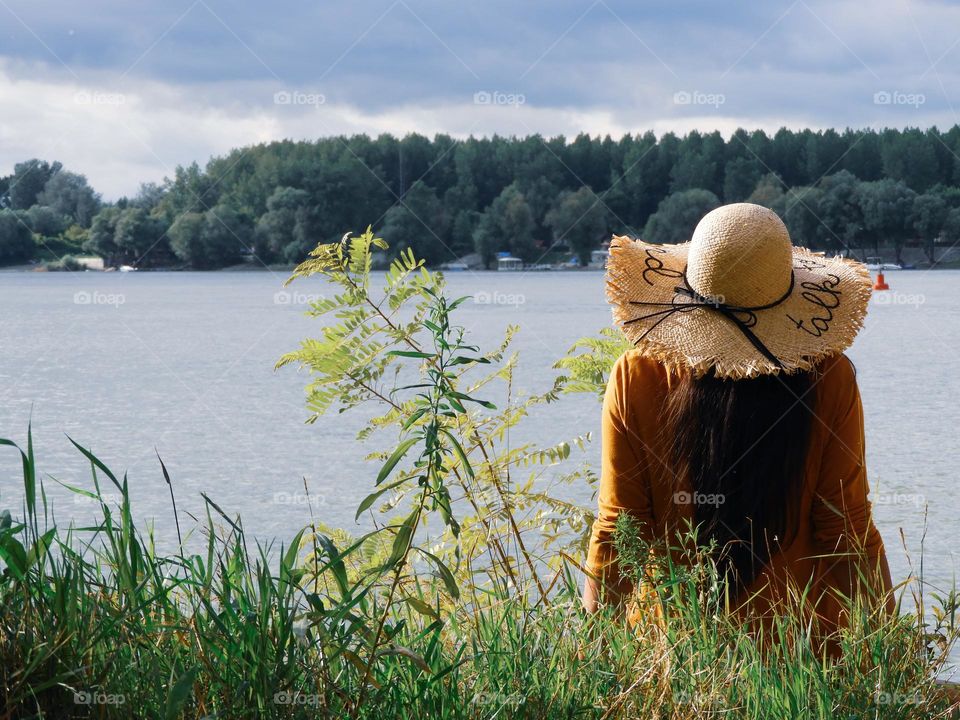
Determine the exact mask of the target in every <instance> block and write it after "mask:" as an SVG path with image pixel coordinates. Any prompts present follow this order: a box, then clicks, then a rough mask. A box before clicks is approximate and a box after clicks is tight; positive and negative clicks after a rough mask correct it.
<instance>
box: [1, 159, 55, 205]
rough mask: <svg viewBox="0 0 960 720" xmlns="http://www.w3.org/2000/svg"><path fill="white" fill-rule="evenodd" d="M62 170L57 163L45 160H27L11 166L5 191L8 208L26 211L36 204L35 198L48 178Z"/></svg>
mask: <svg viewBox="0 0 960 720" xmlns="http://www.w3.org/2000/svg"><path fill="white" fill-rule="evenodd" d="M61 169H63V165H61V164H60V163H58V162H54V163H48V162H47V161H45V160H37V159H33V160H27V161H25V162H20V163H17V164H16V165H14V166H13V177H11V178H10V184H9V187H8V189H7V198H8V201H9V203H10V207H11V208H12V209H14V210H27V209H28V208H31V207H33V206H34V205H36V204H37V196H38V195H40V193H42V192H43V188H44V187H45V186H46V184H47V182H49V180H50V178H52V177H53V176H54V175H56V174H57V173H58V172H60V170H61Z"/></svg>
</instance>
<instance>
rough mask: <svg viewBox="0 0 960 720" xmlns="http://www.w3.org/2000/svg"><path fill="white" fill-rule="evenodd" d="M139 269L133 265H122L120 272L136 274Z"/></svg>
mask: <svg viewBox="0 0 960 720" xmlns="http://www.w3.org/2000/svg"><path fill="white" fill-rule="evenodd" d="M136 271H137V269H136V268H135V267H134V266H133V265H121V266H120V272H136Z"/></svg>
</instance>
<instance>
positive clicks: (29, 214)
mask: <svg viewBox="0 0 960 720" xmlns="http://www.w3.org/2000/svg"><path fill="white" fill-rule="evenodd" d="M23 218H24V221H25V222H26V223H27V225H29V226H30V229H31V230H32V231H33V232H35V233H36V234H37V235H43V236H44V237H56V236H58V235H60V234H61V233H62V232H63V231H64V230H66V229H67V226H69V225H70V220H69V218H67V217H66V216H64V215H61V214H60V213H58V212H57V211H56V210H54V209H53V208H51V207H47V206H46V205H34V206H33V207H32V208H30V209H29V210H27V211H26V212H25V213H24V214H23Z"/></svg>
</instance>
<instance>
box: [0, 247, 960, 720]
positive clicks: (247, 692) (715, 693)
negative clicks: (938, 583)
mask: <svg viewBox="0 0 960 720" xmlns="http://www.w3.org/2000/svg"><path fill="white" fill-rule="evenodd" d="M374 241H375V239H374V238H372V236H371V235H369V233H368V234H367V235H365V236H362V237H361V238H353V239H345V241H344V243H341V244H339V245H334V246H321V248H318V250H317V252H316V253H315V260H314V261H313V262H315V263H316V264H315V265H314V266H312V269H313V270H315V271H318V272H323V273H324V274H327V275H328V276H333V278H334V280H335V281H339V282H341V284H342V285H343V287H344V291H343V294H342V295H339V296H337V298H335V299H332V300H330V301H323V302H322V303H318V307H316V308H315V312H316V313H317V314H322V312H327V311H332V312H334V313H336V314H337V321H336V323H335V324H334V325H333V326H327V327H326V328H325V329H324V334H323V336H322V338H320V339H319V340H312V341H307V342H305V344H304V347H303V348H301V350H300V351H299V352H298V353H294V354H291V355H290V356H288V357H287V358H286V359H287V361H290V362H299V363H301V364H303V365H304V366H305V367H307V368H308V369H309V370H310V371H311V372H312V373H313V374H314V378H315V379H314V383H313V384H312V385H311V389H310V398H309V403H310V406H311V408H312V409H313V410H314V411H315V412H317V413H321V412H323V411H324V410H325V409H326V408H328V407H333V406H337V405H339V406H340V407H341V408H343V407H352V406H354V405H359V404H362V403H366V402H375V403H378V404H379V405H380V406H381V407H383V408H384V410H385V414H384V415H383V416H381V417H379V418H377V419H376V420H375V421H374V422H373V423H372V425H371V427H370V428H368V430H367V431H365V436H370V435H372V434H374V433H375V432H380V433H381V434H382V433H387V434H388V435H389V436H390V437H391V446H390V447H389V448H388V449H386V450H385V451H384V452H382V453H375V454H374V456H373V457H374V458H375V459H378V460H379V463H380V469H379V472H377V473H376V475H375V476H374V478H373V480H372V484H373V485H374V487H373V488H372V489H373V493H372V494H371V496H369V497H368V498H367V499H365V500H364V501H363V503H362V504H361V506H360V508H358V516H359V515H360V514H363V513H366V514H368V515H369V518H370V520H371V523H372V527H373V529H372V530H371V531H370V532H369V533H367V534H366V535H364V536H362V537H359V538H353V537H350V536H349V535H347V534H346V533H344V532H343V531H339V530H334V529H329V528H326V527H324V526H322V525H320V524H317V525H316V526H311V527H308V528H304V529H303V530H301V531H300V532H299V533H297V534H296V535H294V536H293V537H291V538H289V539H288V541H287V543H286V544H285V545H283V546H281V547H279V548H273V547H269V546H265V545H263V544H262V543H258V542H256V541H255V540H253V539H252V538H249V537H247V535H246V534H245V532H244V529H243V524H242V520H241V519H240V518H239V517H234V516H231V515H230V514H228V513H227V512H225V511H224V510H223V509H222V508H221V507H220V506H219V505H218V504H217V502H216V499H211V498H208V497H206V496H204V498H205V500H206V509H207V512H206V517H205V518H204V519H203V521H202V522H201V523H200V524H199V526H198V527H195V528H193V529H192V530H193V532H196V533H199V535H200V536H201V537H202V538H203V540H204V542H203V549H202V551H197V550H196V545H195V544H189V543H187V544H186V545H185V544H184V543H183V542H182V541H180V540H181V539H180V526H179V520H176V522H174V523H171V524H170V532H171V533H173V532H176V535H177V540H178V545H179V547H180V550H179V552H176V553H170V554H165V555H161V554H158V553H157V552H156V550H155V545H156V543H155V538H154V537H153V535H152V533H151V532H145V531H143V530H142V529H140V528H139V527H138V526H137V525H136V524H135V523H134V522H133V517H134V513H133V511H132V508H131V506H130V500H129V488H128V481H127V478H126V477H125V476H123V477H121V476H118V475H116V474H115V473H113V472H112V471H111V470H110V469H109V468H108V467H107V466H106V465H105V464H104V463H102V462H101V461H100V460H99V459H98V458H97V456H96V455H95V454H94V453H93V452H92V451H91V450H89V449H87V448H85V447H82V446H81V445H79V444H76V448H77V451H78V452H79V453H81V454H82V455H83V456H84V457H85V458H86V459H87V461H88V462H89V464H90V471H91V475H90V480H89V483H88V484H86V485H85V486H84V487H70V486H66V487H67V488H68V489H69V490H70V491H71V492H74V493H79V494H82V495H84V496H85V497H87V498H88V499H89V500H90V501H91V502H92V505H93V507H94V508H95V509H96V513H95V515H96V517H95V520H94V521H92V522H91V524H89V525H87V526H84V527H66V528H64V527H57V526H55V525H53V524H52V521H51V516H52V513H51V508H50V507H49V506H48V500H47V493H46V489H45V480H44V477H52V476H49V475H47V476H44V474H43V473H41V472H40V470H39V468H38V465H37V459H36V457H35V454H34V448H33V439H32V433H31V432H30V430H29V429H28V431H27V436H26V442H25V447H24V448H21V446H20V445H18V444H16V443H14V442H13V441H10V440H0V445H3V446H7V447H6V450H7V451H10V452H19V454H20V459H21V465H22V483H23V496H24V503H23V507H22V510H21V511H18V513H17V517H16V518H15V517H14V516H13V514H12V513H11V512H10V511H5V512H3V514H2V515H0V718H17V719H20V718H343V717H353V718H377V720H383V719H384V718H427V717H429V718H451V719H453V718H504V717H509V718H638V717H651V718H695V717H709V716H714V717H724V718H778V719H779V718H785V717H815V718H833V717H863V718H868V717H869V718H875V717H891V718H914V717H918V718H919V717H949V716H950V713H951V712H953V711H954V710H956V708H957V704H956V703H954V704H953V705H951V700H950V699H949V698H948V697H947V695H946V694H945V693H944V692H943V690H942V688H941V687H940V686H938V685H937V684H936V683H935V680H934V678H935V676H936V674H937V673H938V671H939V670H941V669H942V667H943V663H944V662H945V658H946V656H947V653H948V652H949V650H950V648H951V647H952V645H953V644H954V642H955V640H956V637H957V629H956V616H957V602H956V594H955V593H954V594H947V595H945V596H942V597H939V598H938V599H935V607H934V608H933V609H932V611H931V612H932V615H927V614H924V611H923V610H921V612H920V614H915V615H904V616H902V617H900V618H897V619H890V618H884V617H883V616H880V615H876V614H875V613H874V612H873V611H872V610H871V609H870V607H869V606H867V605H865V604H864V603H862V602H861V601H860V600H859V599H858V598H851V599H850V602H849V604H848V606H847V608H846V612H847V614H848V616H849V617H850V618H851V622H850V623H849V627H848V629H846V630H845V631H844V632H843V633H842V635H840V636H839V637H837V638H836V640H837V642H839V643H840V644H841V647H842V653H841V655H840V659H839V660H837V661H832V660H829V659H827V657H825V655H824V654H823V652H822V650H820V648H819V644H818V642H817V641H816V638H815V637H814V634H813V633H812V629H811V628H810V627H809V626H808V625H807V624H805V622H804V621H803V620H802V619H801V618H802V615H801V614H800V613H789V612H788V613H784V615H783V616H782V617H778V618H776V619H775V620H774V622H773V623H772V624H771V625H770V626H769V628H766V629H765V630H764V633H763V634H761V633H758V632H757V630H756V629H754V628H751V627H748V626H745V625H743V624H742V623H741V622H740V621H739V620H737V619H736V618H734V617H733V616H731V615H729V614H727V613H726V612H725V611H724V609H723V607H722V604H721V603H720V600H719V598H720V597H721V596H722V593H721V592H720V587H719V585H718V582H717V576H716V570H715V568H714V567H713V566H712V564H711V562H710V560H709V557H708V556H702V555H698V556H694V557H692V558H690V559H689V562H686V563H682V564H674V563H672V562H669V561H664V562H663V563H662V564H660V565H656V566H655V567H654V566H651V564H650V562H653V561H648V560H641V559H642V558H649V557H650V556H649V553H648V549H647V548H644V547H641V546H640V545H639V543H638V541H636V540H635V538H636V537H637V533H636V532H634V531H631V529H630V528H629V527H628V526H626V525H624V526H622V527H621V528H620V531H619V532H618V536H617V538H618V539H617V542H618V544H619V545H620V552H621V556H622V557H623V558H624V559H625V563H624V564H625V567H627V568H628V569H630V568H634V569H635V571H636V573H637V579H638V580H639V579H640V577H641V575H642V576H643V577H645V578H650V577H655V578H656V580H655V582H654V583H653V585H652V592H648V593H646V594H645V595H644V596H643V597H639V596H638V597H637V598H635V601H636V602H637V603H639V605H640V612H641V614H642V615H643V616H644V620H643V621H641V622H633V621H631V620H630V619H628V618H626V617H624V616H623V615H622V614H619V613H618V612H617V611H615V610H614V609H604V610H602V611H601V612H598V613H596V614H593V615H587V614H585V613H584V612H583V611H582V610H581V608H580V601H579V587H578V586H579V583H580V579H581V577H582V573H581V570H580V563H582V560H583V549H584V544H583V543H584V537H585V534H586V532H588V530H589V519H590V517H591V516H590V510H589V508H576V507H573V506H569V504H565V503H564V502H563V501H562V500H560V499H558V498H556V497H553V496H552V495H551V494H550V493H549V492H548V491H547V490H545V489H544V487H543V483H542V482H538V480H541V479H542V478H540V476H539V475H537V473H538V472H541V471H540V470H538V468H541V469H542V468H543V467H544V466H546V467H549V468H551V469H552V468H553V466H554V465H555V464H556V463H559V462H561V461H564V460H567V459H568V458H570V457H571V455H572V450H571V447H570V445H569V444H567V443H562V444H560V445H558V446H556V447H553V448H546V449H538V448H532V447H527V446H524V447H520V448H516V447H511V446H509V444H505V443H504V441H503V438H504V436H505V433H506V430H507V429H509V428H510V427H513V426H514V425H515V424H516V423H517V422H519V421H520V420H522V419H523V417H524V416H525V415H526V411H527V409H528V408H529V407H531V406H532V405H534V404H537V403H541V402H553V401H556V400H557V399H558V397H559V393H560V391H561V390H562V389H563V383H561V382H558V384H557V385H555V387H554V390H553V391H551V392H550V393H547V394H545V395H543V396H536V397H533V398H527V399H525V400H523V401H522V402H521V401H519V400H516V399H514V398H511V397H508V399H507V402H506V403H505V407H504V409H502V410H497V409H496V408H495V407H493V404H492V403H490V402H488V401H485V400H480V399H479V397H478V396H477V393H478V392H480V391H482V390H483V388H487V389H492V388H493V387H494V385H492V384H491V385H488V384H487V383H488V382H490V378H492V379H494V380H500V381H503V382H502V384H503V385H505V386H506V388H507V392H508V393H509V388H510V386H511V378H512V376H511V371H512V367H513V363H514V362H515V358H514V357H512V356H507V355H506V354H505V349H506V346H507V344H508V343H506V342H505V344H504V346H503V347H501V348H498V349H497V350H495V351H493V352H490V353H482V352H481V351H480V350H479V349H477V348H472V347H470V346H469V345H468V344H467V343H466V342H465V341H464V334H463V333H462V332H461V330H460V329H458V328H457V327H456V325H455V323H453V322H452V318H453V317H454V315H455V311H456V306H457V301H448V300H447V299H446V298H445V297H444V295H443V292H442V289H443V288H442V280H441V279H440V278H438V277H436V276H433V275H432V274H429V273H425V272H423V271H422V270H421V269H420V268H419V266H418V264H417V263H416V262H415V261H414V260H413V258H412V257H408V258H405V259H402V260H401V261H400V265H398V266H395V267H394V268H393V269H392V270H391V273H390V274H389V276H388V286H387V295H386V297H384V298H380V299H375V298H374V297H373V293H372V291H371V288H370V284H369V249H370V247H371V245H372V244H374ZM300 274H303V275H309V274H311V268H310V267H306V268H301V269H300ZM409 299H413V300H414V301H415V302H416V303H417V305H416V307H414V308H413V312H412V318H411V317H408V318H407V320H402V319H401V318H402V315H401V312H402V309H403V307H404V302H405V301H406V300H409ZM319 305H322V307H320V306H319ZM331 328H332V329H331ZM508 340H509V338H508ZM611 343H613V344H615V341H613V340H612V339H611V338H609V337H608V338H607V339H605V340H603V342H602V344H601V345H589V344H588V345H587V346H586V347H588V348H591V349H592V351H593V352H592V357H591V359H590V361H579V362H578V361H575V360H572V361H569V362H568V363H567V366H568V368H569V369H571V370H572V371H573V372H576V371H577V370H576V368H577V367H578V366H579V367H582V368H583V369H584V375H583V376H582V377H580V378H579V380H578V379H577V378H574V381H573V385H577V384H578V383H579V388H580V389H583V390H595V389H596V387H598V386H599V385H600V384H602V383H601V382H600V380H601V378H598V377H597V373H598V372H601V371H602V363H600V365H598V364H597V355H598V353H597V352H596V350H597V348H598V347H604V348H608V346H609V348H608V349H609V350H611V352H613V351H615V349H616V348H614V347H613V346H612V344H611ZM458 358H459V359H458ZM397 363H407V366H406V368H405V369H403V371H402V372H401V373H400V375H404V376H409V374H410V373H411V372H412V373H416V374H417V376H418V377H420V378H421V380H420V381H419V382H414V383H410V385H408V386H406V387H393V388H391V387H388V386H386V385H385V382H386V380H385V379H386V378H389V377H392V375H393V371H394V370H396V366H395V364H397ZM483 366H490V367H491V368H492V370H491V372H490V373H488V375H487V376H477V374H476V372H477V371H478V370H482V369H483ZM388 369H390V371H391V372H389V373H388V372H387V370H388ZM471 373H472V374H471ZM394 441H395V443H396V444H394ZM574 444H576V443H574ZM521 472H524V473H526V472H530V473H531V474H529V475H526V474H524V475H521ZM161 478H162V480H163V481H164V482H165V483H166V484H167V485H168V486H169V488H170V493H171V501H172V509H173V510H174V511H175V494H174V489H175V487H176V478H171V477H170V476H169V475H168V473H167V471H166V468H165V467H163V464H162V461H161V462H160V463H159V465H158V481H159V480H160V479H161ZM565 479H566V480H568V481H574V480H578V481H590V480H591V479H592V478H591V476H590V475H589V473H587V472H585V471H583V470H574V471H572V472H570V473H568V475H567V476H566V478H565ZM535 481H537V482H535ZM105 491H109V492H105ZM377 510H382V512H375V511H377ZM429 517H435V518H436V520H437V522H436V523H434V525H433V526H432V527H429V528H428V527H427V526H428V521H427V520H428V518H429ZM380 518H383V519H382V520H381V519H380ZM175 519H176V516H175ZM437 528H441V529H442V532H438V531H437ZM428 530H429V532H428ZM187 545H189V547H190V548H194V549H192V550H191V549H188V548H187ZM665 557H668V558H669V557H670V556H669V555H666V556H665ZM630 558H633V559H634V560H635V562H632V563H631V562H630ZM921 607H922V605H921Z"/></svg>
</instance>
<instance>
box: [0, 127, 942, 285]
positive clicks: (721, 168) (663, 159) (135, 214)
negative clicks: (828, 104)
mask: <svg viewBox="0 0 960 720" xmlns="http://www.w3.org/2000/svg"><path fill="white" fill-rule="evenodd" d="M958 158H960V126H954V127H953V128H951V129H949V130H947V131H945V132H942V131H940V130H938V129H936V128H932V129H929V130H920V129H914V128H908V129H902V130H898V129H886V130H882V131H875V130H851V129H847V130H845V131H842V132H840V131H837V130H823V131H812V130H798V131H793V130H788V129H785V128H784V129H781V130H779V131H778V132H777V133H775V134H773V135H772V136H771V135H768V134H767V133H765V132H763V131H761V130H755V131H747V130H743V129H740V130H737V131H736V132H734V133H733V134H732V135H731V136H730V137H729V138H724V137H723V136H722V135H721V134H720V133H719V132H713V133H700V132H696V131H694V132H690V133H689V134H687V135H685V136H682V137H679V136H677V135H675V134H673V133H666V134H664V135H662V136H660V137H659V138H658V137H656V136H654V134H653V133H650V132H648V133H644V134H635V135H625V136H623V137H622V138H620V139H613V138H611V137H610V136H606V137H603V138H600V137H590V136H588V135H585V134H581V135H578V136H577V137H576V138H574V139H572V140H568V139H566V138H564V137H554V138H544V137H541V136H539V135H533V136H528V137H523V138H516V137H509V138H507V137H499V136H493V137H489V138H469V139H465V140H460V139H454V138H452V137H450V136H447V135H437V136H435V137H434V138H433V139H430V138H427V137H424V136H422V135H417V134H411V135H407V136H406V137H403V138H396V137H393V136H391V135H380V136H378V137H376V138H371V137H369V136H366V135H355V136H351V137H343V136H341V137H331V138H323V139H319V140H316V141H312V142H309V141H279V142H271V143H265V144H260V145H255V146H250V147H245V148H239V149H236V150H233V151H231V152H230V153H228V154H226V155H224V156H222V157H215V158H212V159H211V160H210V161H209V162H208V163H207V164H206V166H205V167H204V168H201V167H200V166H199V164H197V163H193V164H191V165H188V166H180V167H178V168H177V169H176V171H175V173H174V176H173V177H172V178H167V179H165V180H164V182H163V183H160V184H155V183H147V184H143V185H142V186H141V187H140V189H139V191H138V192H137V194H136V195H134V196H132V197H123V198H121V199H119V200H117V201H116V202H112V203H106V202H104V201H103V199H102V198H101V196H100V195H99V194H98V193H96V192H95V191H94V190H93V189H92V188H91V187H90V185H89V184H88V182H87V180H86V178H85V177H84V176H83V175H79V174H77V173H74V172H70V171H68V170H66V169H65V168H63V166H62V165H61V163H59V162H48V161H45V160H39V159H32V160H26V161H24V162H21V163H17V164H16V165H15V166H14V169H13V173H12V174H11V175H9V176H6V177H2V178H0V264H11V263H22V262H28V261H31V260H35V259H54V258H56V257H59V256H62V255H63V254H65V253H74V254H80V253H84V254H91V253H92V254H96V255H99V256H101V257H103V258H104V260H105V262H106V263H107V264H108V265H121V264H129V265H135V266H138V267H144V268H149V267H185V268H195V269H214V268H219V267H224V266H229V265H233V264H237V263H240V262H243V261H244V260H245V259H253V260H255V261H257V262H261V263H264V264H269V263H295V262H298V261H300V260H302V259H303V258H304V257H305V255H306V253H307V252H308V251H309V250H310V249H312V248H313V247H314V246H315V245H316V244H317V243H318V242H321V241H324V242H329V241H331V240H335V239H338V238H339V237H340V236H341V235H342V234H343V233H344V232H345V231H348V230H352V231H359V230H361V229H363V228H365V227H366V226H367V225H368V224H373V225H374V228H375V229H376V230H377V231H378V232H379V234H381V235H382V236H383V237H384V238H386V239H387V240H388V241H389V242H390V244H391V250H392V252H398V251H399V250H401V249H403V248H406V247H410V248H412V249H413V250H414V252H415V253H416V254H417V255H418V256H420V257H423V258H425V259H426V260H427V262H428V263H430V264H434V265H436V264H440V263H443V262H445V261H450V260H453V259H455V258H457V257H460V256H463V255H467V254H470V253H477V254H478V255H479V257H480V259H481V260H482V262H483V263H484V264H485V265H487V266H490V265H492V264H493V262H494V260H495V258H496V254H497V253H498V252H509V253H511V254H513V255H515V256H517V257H519V258H521V259H523V260H524V261H525V262H530V263H533V262H539V261H544V260H545V259H556V257H557V256H558V254H561V253H562V254H565V255H567V256H569V255H572V254H575V255H577V256H579V258H580V259H581V260H582V261H586V260H587V259H588V258H589V256H590V251H591V250H593V249H595V248H596V247H598V245H599V244H600V243H601V242H602V241H603V240H604V239H606V238H609V236H610V234H611V233H614V232H616V233H619V234H630V235H634V236H637V237H643V238H644V239H647V240H650V241H653V242H682V241H685V240H687V239H689V235H690V233H691V231H692V229H693V226H694V225H695V224H696V222H697V220H698V219H699V218H700V217H701V216H702V215H703V214H704V213H705V212H707V211H708V210H710V209H712V208H713V207H716V206H717V205H720V204H722V203H729V202H739V201H751V202H757V203H759V204H762V205H766V206H767V207H771V208H773V209H774V210H776V211H777V212H778V213H779V214H780V215H781V217H783V218H784V220H785V222H786V223H787V225H788V227H789V228H790V232H791V235H792V237H793V238H794V242H795V243H797V244H799V245H805V246H808V247H811V248H814V249H822V250H827V251H841V250H844V249H847V248H850V247H856V248H861V247H874V248H877V249H878V250H879V249H881V248H892V249H893V250H894V251H895V252H896V253H897V254H899V252H900V250H901V249H902V248H903V247H905V246H907V245H910V244H916V245H920V246H922V247H925V248H927V249H928V252H929V253H930V255H931V259H932V255H933V248H934V246H935V245H936V243H937V242H955V241H956V240H957V239H960V188H958V187H957V186H958V185H960V159H958Z"/></svg>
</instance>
